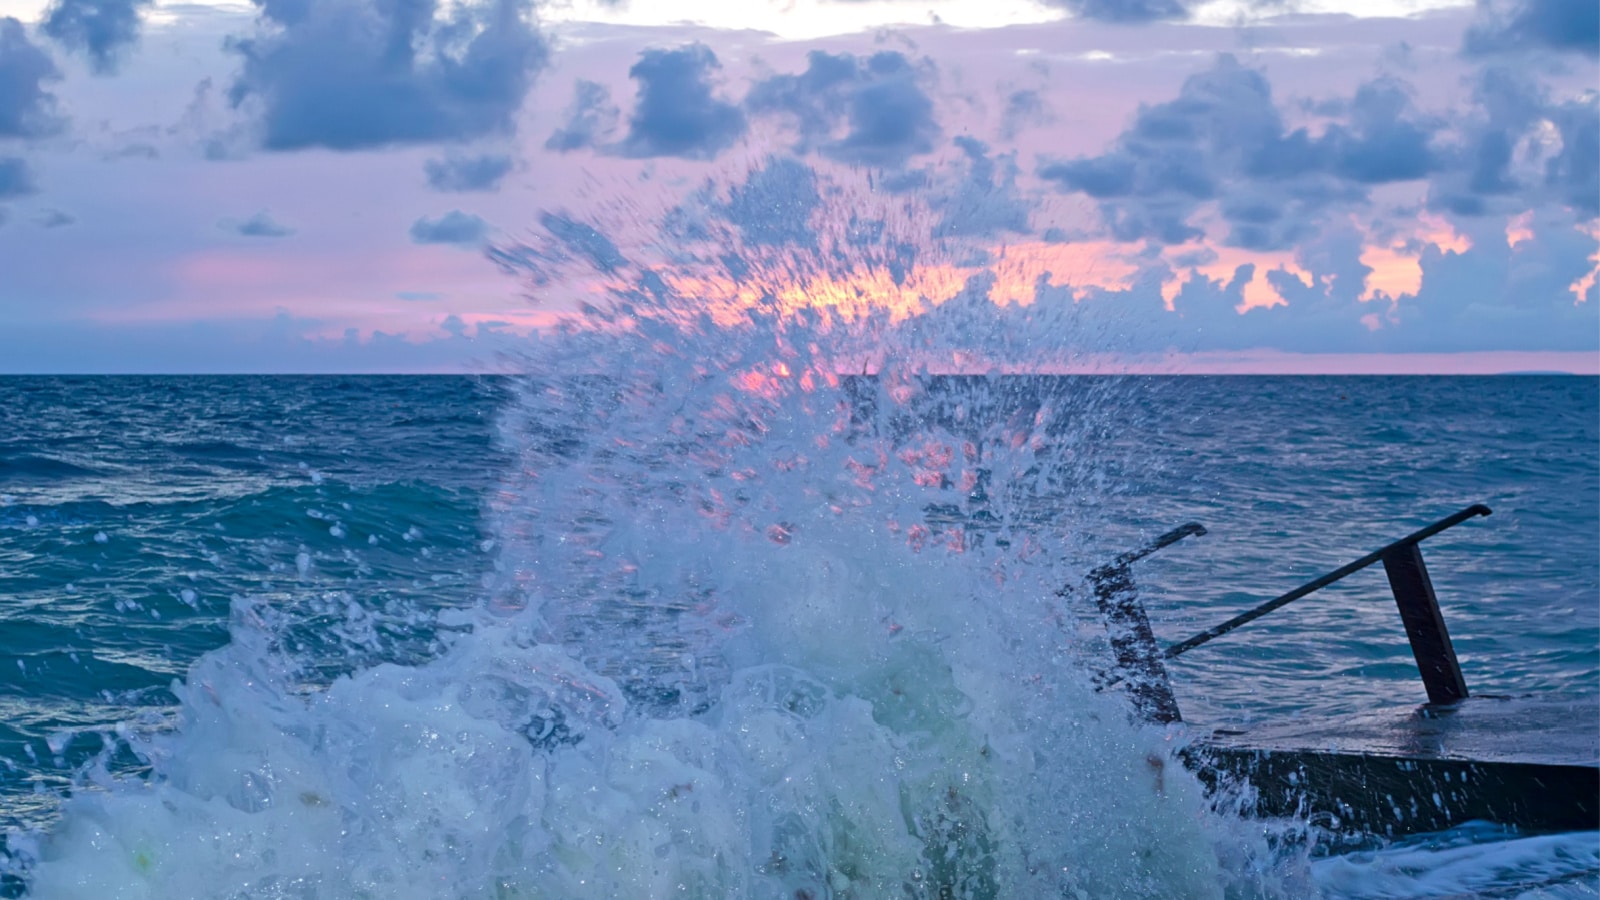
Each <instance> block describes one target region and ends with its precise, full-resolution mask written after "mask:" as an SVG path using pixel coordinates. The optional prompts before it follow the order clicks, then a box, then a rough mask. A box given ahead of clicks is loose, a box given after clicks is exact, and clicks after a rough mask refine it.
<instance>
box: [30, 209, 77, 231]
mask: <svg viewBox="0 0 1600 900" xmlns="http://www.w3.org/2000/svg"><path fill="white" fill-rule="evenodd" d="M76 221H78V220H77V219H75V218H73V217H72V216H71V215H69V214H67V213H64V212H62V211H61V210H59V209H46V210H43V211H41V212H40V213H39V214H38V215H36V216H34V217H33V224H35V225H37V226H39V227H40V228H65V227H67V226H68V225H71V224H72V223H74V222H76Z"/></svg>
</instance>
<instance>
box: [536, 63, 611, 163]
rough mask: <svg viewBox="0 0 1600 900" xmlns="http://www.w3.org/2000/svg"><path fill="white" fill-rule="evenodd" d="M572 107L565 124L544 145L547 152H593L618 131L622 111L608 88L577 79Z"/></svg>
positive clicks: (567, 113)
mask: <svg viewBox="0 0 1600 900" xmlns="http://www.w3.org/2000/svg"><path fill="white" fill-rule="evenodd" d="M572 93H573V96H572V105H571V106H568V107H567V111H566V120H565V124H563V125H562V126H561V127H560V128H558V129H556V130H555V131H554V132H552V133H551V135H550V137H549V139H547V140H546V141H545V142H544V148H545V149H546V150H554V151H556V152H557V153H571V152H572V151H574V150H583V149H586V148H587V149H594V148H596V147H598V146H600V143H601V142H602V141H604V140H606V139H607V138H609V137H610V135H611V131H612V130H613V129H614V128H616V127H617V119H618V118H619V117H620V116H621V114H622V113H621V111H620V110H618V109H617V107H616V104H614V103H612V102H611V91H610V90H608V89H607V88H606V86H605V85H603V84H599V83H597V82H593V81H585V80H583V79H581V78H580V79H578V83H577V84H576V85H574V86H573V91H572Z"/></svg>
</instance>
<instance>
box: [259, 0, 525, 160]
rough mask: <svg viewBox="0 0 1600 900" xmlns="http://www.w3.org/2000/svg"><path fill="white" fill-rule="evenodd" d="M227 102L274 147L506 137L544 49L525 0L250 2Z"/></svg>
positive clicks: (347, 146) (355, 147) (354, 146)
mask: <svg viewBox="0 0 1600 900" xmlns="http://www.w3.org/2000/svg"><path fill="white" fill-rule="evenodd" d="M257 4H258V6H259V7H260V9H261V15H262V19H263V20H264V24H263V27H262V28H261V29H260V31H259V32H258V34H257V36H256V37H253V38H248V39H237V40H234V41H232V42H231V43H230V47H231V49H232V50H233V51H234V52H236V53H238V54H239V56H240V57H242V59H243V71H242V72H241V73H240V75H239V78H238V80H237V81H235V82H234V84H233V87H232V89H231V90H230V92H229V98H230V100H231V101H232V103H233V104H234V105H235V106H243V105H246V104H247V103H254V104H259V107H258V108H259V112H260V116H261V129H262V140H263V144H264V145H265V146H266V147H267V148H268V149H272V150H295V149H301V148H306V147H328V148H331V149H334V150H360V149H366V148H372V147H382V146H387V145H394V144H419V143H432V142H437V141H447V140H465V139H470V138H475V137H481V136H485V135H492V134H506V133H510V132H512V131H513V130H514V128H515V122H514V118H515V115H516V113H517V111H518V109H520V108H521V106H522V101H523V98H524V96H525V95H526V94H527V92H528V88H529V86H530V85H531V84H532V83H533V79H534V76H535V75H536V74H537V73H538V72H539V70H540V69H541V68H542V67H543V66H544V64H545V61H546V58H547V56H548V52H547V49H546V46H545V43H544V41H543V40H542V39H541V37H540V36H539V34H538V32H537V31H536V30H535V28H534V24H533V18H532V12H531V8H530V7H529V5H528V4H527V3H525V2H520V0H482V2H477V3H469V4H464V5H460V6H454V7H451V9H450V12H449V14H448V16H447V17H444V18H440V17H439V16H438V13H439V9H438V6H437V3H436V2H435V0H257Z"/></svg>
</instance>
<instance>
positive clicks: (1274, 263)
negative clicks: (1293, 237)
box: [1161, 247, 1317, 315]
mask: <svg viewBox="0 0 1600 900" xmlns="http://www.w3.org/2000/svg"><path fill="white" fill-rule="evenodd" d="M1176 252H1177V251H1176V250H1174V249H1169V250H1168V252H1167V256H1168V258H1169V259H1170V258H1171V257H1172V256H1174V255H1176ZM1214 252H1215V253H1216V259H1214V260H1212V261H1211V262H1208V263H1206V264H1204V265H1199V266H1191V267H1189V274H1188V277H1186V278H1183V277H1179V275H1178V274H1177V273H1176V272H1174V274H1173V275H1172V276H1171V277H1170V278H1168V279H1167V280H1166V281H1164V282H1162V284H1161V299H1163V300H1165V301H1166V302H1167V309H1169V310H1171V309H1175V308H1176V307H1175V306H1174V303H1175V301H1176V300H1177V299H1178V295H1179V294H1181V293H1182V292H1183V288H1184V285H1187V284H1189V283H1191V282H1193V281H1194V280H1195V279H1197V278H1204V279H1206V280H1207V281H1213V282H1218V283H1220V284H1227V283H1229V282H1231V281H1232V280H1233V278H1234V274H1235V273H1236V272H1238V270H1239V267H1240V266H1243V265H1254V266H1255V272H1254V273H1253V274H1252V275H1251V276H1250V281H1249V282H1247V283H1246V284H1245V286H1244V290H1243V292H1242V299H1241V300H1240V302H1239V305H1238V306H1237V307H1235V310H1236V311H1237V312H1239V313H1240V314H1241V315H1242V314H1244V313H1246V312H1249V311H1250V310H1252V309H1271V308H1272V307H1274V306H1284V305H1287V304H1288V302H1289V301H1288V300H1286V299H1285V298H1284V297H1283V295H1282V294H1279V293H1278V289H1277V288H1275V287H1273V286H1272V282H1271V281H1269V280H1268V279H1267V274H1268V273H1269V272H1287V273H1288V274H1290V275H1293V276H1294V277H1295V278H1296V279H1297V280H1299V282H1300V283H1301V284H1303V285H1305V286H1306V287H1312V286H1314V285H1315V284H1316V283H1317V279H1316V276H1314V275H1312V274H1311V273H1310V272H1308V271H1306V270H1305V269H1304V268H1302V267H1301V266H1300V264H1299V263H1297V262H1295V260H1294V253H1293V252H1292V251H1288V250H1278V251H1268V252H1263V251H1255V250H1245V249H1243V248H1239V247H1217V248H1215V249H1214Z"/></svg>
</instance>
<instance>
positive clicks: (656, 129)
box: [618, 44, 746, 159]
mask: <svg viewBox="0 0 1600 900" xmlns="http://www.w3.org/2000/svg"><path fill="white" fill-rule="evenodd" d="M719 68H721V65H720V64H719V63H718V62H717V57H716V54H714V53H712V52H711V49H710V48H709V47H706V46H705V45H704V44H690V45H689V46H687V47H680V48H678V49H676V50H646V51H644V52H643V53H641V54H639V61H638V62H636V63H634V64H633V67H632V68H630V69H629V70H628V77H629V78H632V79H634V80H635V81H637V82H639V94H638V101H637V103H636V104H635V106H634V110H633V115H632V116H631V117H630V118H629V120H628V134H627V136H626V137H624V138H623V139H622V144H621V146H620V147H619V148H618V149H619V150H620V152H621V153H622V155H624V156H630V157H634V158H644V157H653V156H676V157H680V158H683V159H711V158H712V157H714V156H716V155H717V154H718V153H720V152H722V151H723V150H725V149H727V148H728V147H731V146H733V144H734V142H736V141H738V140H739V139H740V138H741V137H743V136H744V133H745V128H746V123H745V118H744V113H742V112H740V111H739V108H738V107H737V106H734V105H733V104H731V103H727V102H725V101H722V100H719V99H717V98H716V97H714V96H712V93H711V82H710V79H711V75H712V73H713V72H715V71H716V70H717V69H719Z"/></svg>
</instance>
